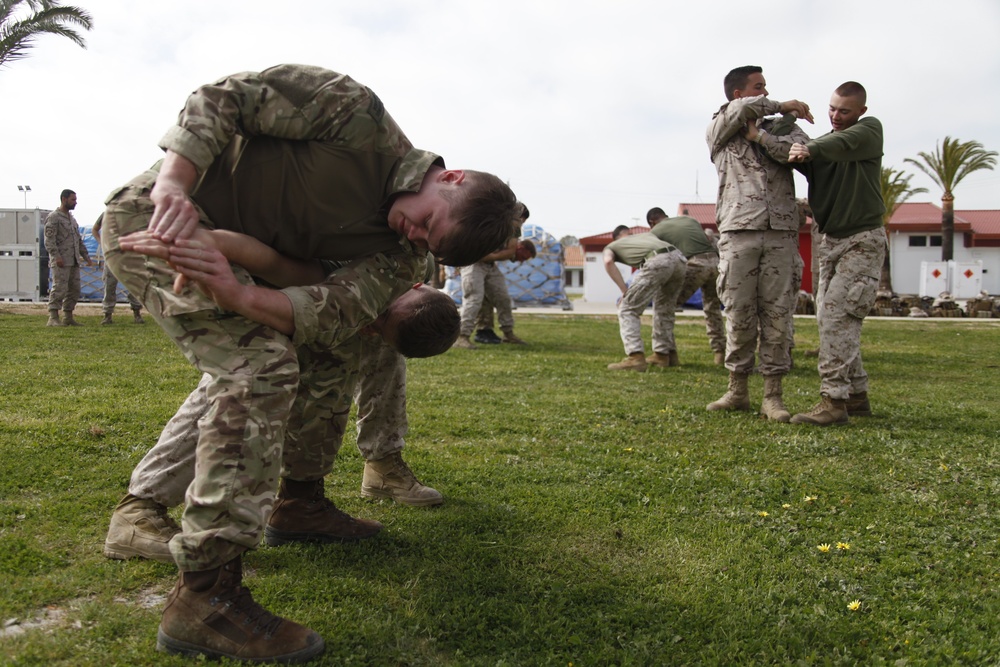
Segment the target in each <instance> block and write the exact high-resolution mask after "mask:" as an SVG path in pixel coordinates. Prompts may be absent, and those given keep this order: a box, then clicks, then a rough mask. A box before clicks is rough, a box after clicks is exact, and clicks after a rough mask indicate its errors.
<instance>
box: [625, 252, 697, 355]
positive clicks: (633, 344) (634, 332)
mask: <svg viewBox="0 0 1000 667" xmlns="http://www.w3.org/2000/svg"><path fill="white" fill-rule="evenodd" d="M607 247H608V248H610V249H611V251H612V252H613V253H614V254H615V261H618V262H621V263H622V264H626V265H628V266H631V267H633V268H639V269H641V270H640V271H639V272H638V273H637V274H635V277H634V279H633V280H632V284H631V285H629V287H628V290H627V291H626V292H625V294H623V295H622V298H621V301H620V302H619V304H618V329H619V333H620V334H621V338H622V344H623V345H624V346H625V354H629V355H631V354H636V353H639V352H643V351H644V350H645V346H644V345H643V342H642V319H641V318H642V313H643V311H644V310H646V306H648V305H649V301H650V299H652V301H653V352H659V353H660V354H662V355H668V354H669V353H670V352H672V351H674V350H676V349H677V343H675V342H674V319H675V311H676V309H677V295H678V294H680V291H681V285H683V284H684V269H685V266H686V265H687V260H685V259H684V255H683V254H682V253H681V252H680V251H678V250H677V248H675V247H674V246H672V245H670V244H669V243H667V242H666V241H662V240H660V239H658V238H656V237H655V236H653V235H652V234H648V233H647V234H633V235H631V236H623V237H621V238H619V239H618V240H617V241H612V242H611V243H609V244H608V245H607Z"/></svg>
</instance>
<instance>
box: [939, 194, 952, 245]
mask: <svg viewBox="0 0 1000 667" xmlns="http://www.w3.org/2000/svg"><path fill="white" fill-rule="evenodd" d="M950 259H955V196H954V195H952V194H951V192H948V191H945V193H944V196H943V197H941V261H942V262H947V261H948V260H950Z"/></svg>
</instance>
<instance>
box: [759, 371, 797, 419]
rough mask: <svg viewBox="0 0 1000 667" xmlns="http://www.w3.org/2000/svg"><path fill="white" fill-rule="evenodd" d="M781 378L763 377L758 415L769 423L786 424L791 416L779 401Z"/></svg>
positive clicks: (773, 376) (776, 376)
mask: <svg viewBox="0 0 1000 667" xmlns="http://www.w3.org/2000/svg"><path fill="white" fill-rule="evenodd" d="M781 377H782V376H780V375H765V376H764V401H763V402H762V403H761V404H760V414H762V415H764V416H765V417H767V418H768V419H770V420H771V421H775V422H781V423H786V422H788V420H789V419H791V418H792V415H790V414H789V413H788V410H786V409H785V404H784V402H783V401H782V400H781Z"/></svg>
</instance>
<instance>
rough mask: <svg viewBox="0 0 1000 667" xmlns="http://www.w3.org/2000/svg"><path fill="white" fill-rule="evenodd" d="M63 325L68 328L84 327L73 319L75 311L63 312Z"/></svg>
mask: <svg viewBox="0 0 1000 667" xmlns="http://www.w3.org/2000/svg"><path fill="white" fill-rule="evenodd" d="M63 324H65V325H66V326H68V327H82V326H83V325H82V324H80V323H79V322H77V321H76V320H74V319H73V311H72V310H64V311H63Z"/></svg>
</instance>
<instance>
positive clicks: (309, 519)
mask: <svg viewBox="0 0 1000 667" xmlns="http://www.w3.org/2000/svg"><path fill="white" fill-rule="evenodd" d="M380 530H382V524H380V523H379V522H378V521H372V520H370V519H355V518H354V517H352V516H351V515H349V514H347V512H344V511H342V510H339V509H337V506H336V505H334V504H333V502H332V501H330V500H329V499H327V497H326V496H325V495H324V494H323V480H322V479H317V480H315V481H311V482H298V481H295V480H291V479H288V478H286V477H282V478H281V486H280V487H279V488H278V499H277V502H276V503H275V505H274V511H273V512H272V513H271V518H269V519H268V521H267V527H266V528H264V541H265V542H266V543H267V544H268V545H270V546H272V547H276V546H280V545H282V544H286V543H288V542H353V541H356V540H364V539H367V538H369V537H373V536H374V535H375V534H377V533H378V532H379V531H380Z"/></svg>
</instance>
